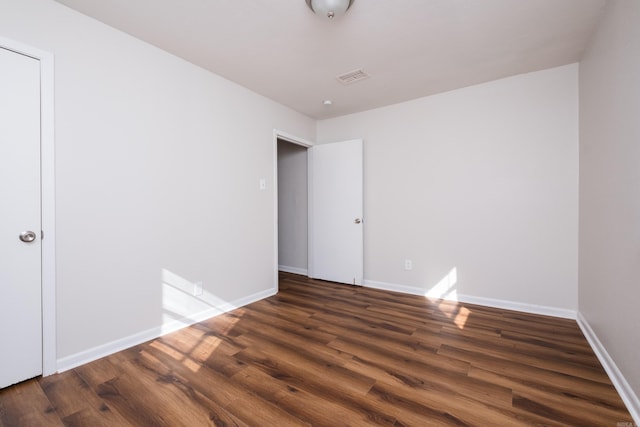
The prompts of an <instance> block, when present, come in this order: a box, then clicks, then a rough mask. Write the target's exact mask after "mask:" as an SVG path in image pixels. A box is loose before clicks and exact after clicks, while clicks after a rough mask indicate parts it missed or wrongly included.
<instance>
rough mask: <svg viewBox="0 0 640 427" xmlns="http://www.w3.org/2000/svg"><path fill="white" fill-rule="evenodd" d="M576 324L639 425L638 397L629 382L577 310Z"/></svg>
mask: <svg viewBox="0 0 640 427" xmlns="http://www.w3.org/2000/svg"><path fill="white" fill-rule="evenodd" d="M577 321H578V326H580V329H582V333H583V334H584V336H585V337H586V338H587V341H589V345H591V348H592V349H593V352H594V353H595V354H596V356H597V357H598V360H600V363H601V364H602V366H603V367H604V370H605V371H607V375H609V378H610V379H611V382H612V383H613V386H614V387H615V388H616V390H617V391H618V394H620V397H621V398H622V401H623V402H624V404H625V405H627V409H628V410H629V413H630V414H631V416H632V417H633V420H634V421H635V424H636V425H640V398H638V396H637V395H636V394H635V392H634V391H633V389H632V388H631V386H630V385H629V383H628V382H627V380H626V378H625V377H624V375H622V372H620V369H618V366H617V365H616V363H615V362H614V361H613V359H612V358H611V356H610V355H609V353H608V352H607V349H606V348H605V347H604V345H603V344H602V342H600V339H598V336H597V335H596V333H595V332H594V331H593V329H592V328H591V325H589V322H587V319H586V318H585V317H584V316H583V315H582V313H580V312H578V319H577Z"/></svg>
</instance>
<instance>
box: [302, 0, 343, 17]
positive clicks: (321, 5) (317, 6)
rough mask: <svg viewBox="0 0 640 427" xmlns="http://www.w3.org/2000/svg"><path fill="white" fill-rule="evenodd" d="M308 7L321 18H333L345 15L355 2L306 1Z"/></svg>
mask: <svg viewBox="0 0 640 427" xmlns="http://www.w3.org/2000/svg"><path fill="white" fill-rule="evenodd" d="M306 2H307V6H309V8H310V9H311V10H313V11H314V13H316V14H318V15H320V16H326V17H328V18H333V17H334V16H340V15H344V14H345V12H346V11H347V9H349V7H350V6H351V3H353V0H306Z"/></svg>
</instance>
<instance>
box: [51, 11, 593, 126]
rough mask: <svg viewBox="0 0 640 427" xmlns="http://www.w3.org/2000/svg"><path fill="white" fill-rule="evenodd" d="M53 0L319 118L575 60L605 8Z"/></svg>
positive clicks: (366, 108)
mask: <svg viewBox="0 0 640 427" xmlns="http://www.w3.org/2000/svg"><path fill="white" fill-rule="evenodd" d="M56 1H58V2H59V3H62V4H65V5H67V6H70V7H72V8H74V9H76V10H78V11H80V12H82V13H84V14H86V15H89V16H92V17H94V18H96V19H98V20H100V21H102V22H104V23H106V24H108V25H110V26H112V27H115V28H118V29H120V30H122V31H124V32H127V33H129V34H131V35H133V36H135V37H137V38H139V39H142V40H145V41H146V42H148V43H151V44H153V45H155V46H157V47H159V48H161V49H164V50H166V51H168V52H171V53H173V54H175V55H177V56H180V57H182V58H184V59H186V60H187V61H190V62H192V63H194V64H197V65H199V66H201V67H203V68H206V69H208V70H211V71H213V72H214V73H216V74H219V75H221V76H223V77H225V78H227V79H229V80H232V81H234V82H236V83H239V84H241V85H242V86H245V87H247V88H249V89H251V90H253V91H255V92H257V93H260V94H262V95H264V96H267V97H269V98H271V99H273V100H275V101H278V102H280V103H282V104H284V105H287V106H289V107H291V108H293V109H294V110H297V111H299V112H301V113H304V114H306V115H308V116H310V117H313V118H317V119H324V118H329V117H335V116H340V115H343V114H348V113H353V112H357V111H363V110H368V109H371V108H375V107H380V106H384V105H389V104H394V103H397V102H402V101H406V100H409V99H414V98H419V97H422V96H426V95H431V94H434V93H438V92H443V91H447V90H451V89H457V88H460V87H464V86H469V85H472V84H477V83H481V82H486V81H489V80H494V79H497V78H501V77H506V76H511V75H515V74H520V73H524V72H529V71H536V70H541V69H544V68H550V67H555V66H559V65H564V64H569V63H572V62H576V61H578V60H579V59H580V57H581V55H582V52H583V51H584V49H585V47H586V45H587V42H588V41H589V39H590V37H591V34H592V33H593V31H594V29H595V26H596V24H597V22H598V19H599V16H600V15H601V13H602V10H603V7H604V5H605V4H606V0H355V1H354V3H353V6H352V7H351V9H350V10H349V11H348V12H347V14H346V15H344V16H342V17H339V18H335V19H334V20H329V19H327V18H324V17H319V16H316V15H314V14H313V13H312V12H311V11H310V10H309V9H308V8H307V6H306V4H305V0H56ZM358 68H362V69H364V71H365V72H367V73H369V74H370V75H371V78H369V79H367V80H363V81H361V82H358V83H355V84H353V85H349V86H344V85H342V84H341V83H339V82H338V81H337V80H336V78H335V77H336V76H337V75H339V74H342V73H345V72H348V71H352V70H354V69H358ZM324 99H331V100H332V101H333V105H331V106H325V105H323V103H322V101H323V100H324Z"/></svg>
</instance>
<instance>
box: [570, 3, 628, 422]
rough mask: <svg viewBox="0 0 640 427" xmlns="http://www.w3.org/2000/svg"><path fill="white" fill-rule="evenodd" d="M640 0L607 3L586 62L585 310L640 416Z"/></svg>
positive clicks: (582, 255) (583, 142) (582, 289)
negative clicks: (617, 369) (628, 385)
mask: <svg viewBox="0 0 640 427" xmlns="http://www.w3.org/2000/svg"><path fill="white" fill-rule="evenodd" d="M639 76H640V2H638V1H637V0H618V1H613V2H611V3H610V4H609V5H608V8H607V11H606V15H605V17H604V18H603V21H602V22H601V25H600V27H599V30H598V33H597V35H596V36H595V38H594V40H593V41H592V44H591V46H590V48H589V49H588V51H587V53H586V54H585V56H584V59H583V60H582V62H581V63H580V260H579V266H580V267H579V295H580V312H581V314H582V315H583V316H584V318H585V319H586V321H587V322H588V323H589V325H590V326H591V328H592V329H593V331H594V332H595V334H596V335H597V337H598V339H599V340H600V342H601V343H602V344H603V345H604V347H605V348H606V350H607V352H608V353H609V355H610V356H611V357H612V358H613V360H614V361H615V364H616V365H617V367H618V368H619V369H620V370H621V371H622V374H623V375H624V377H625V378H626V379H627V381H628V382H629V384H630V385H631V387H632V388H633V390H634V392H635V395H636V397H635V411H636V417H640V400H638V397H637V396H640V363H638V349H640V333H639V332H638V331H639V329H640V310H639V309H638V302H639V301H640V279H639V278H640V84H639V83H638V81H639V80H638V79H639V78H640V77H639Z"/></svg>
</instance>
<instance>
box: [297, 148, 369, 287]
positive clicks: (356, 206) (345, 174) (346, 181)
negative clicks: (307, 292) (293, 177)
mask: <svg viewBox="0 0 640 427" xmlns="http://www.w3.org/2000/svg"><path fill="white" fill-rule="evenodd" d="M362 162H363V159H362V140H360V139H358V140H352V141H345V142H336V143H331V144H322V145H316V146H313V147H311V148H310V149H309V191H310V194H309V197H310V206H309V208H310V215H309V216H310V218H309V219H310V221H309V222H310V224H309V225H310V232H309V276H310V277H313V278H317V279H324V280H329V281H332V282H340V283H349V284H357V285H361V284H362V278H363V270H364V254H363V250H364V249H363V223H362V221H363V195H362V192H363V168H362Z"/></svg>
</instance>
